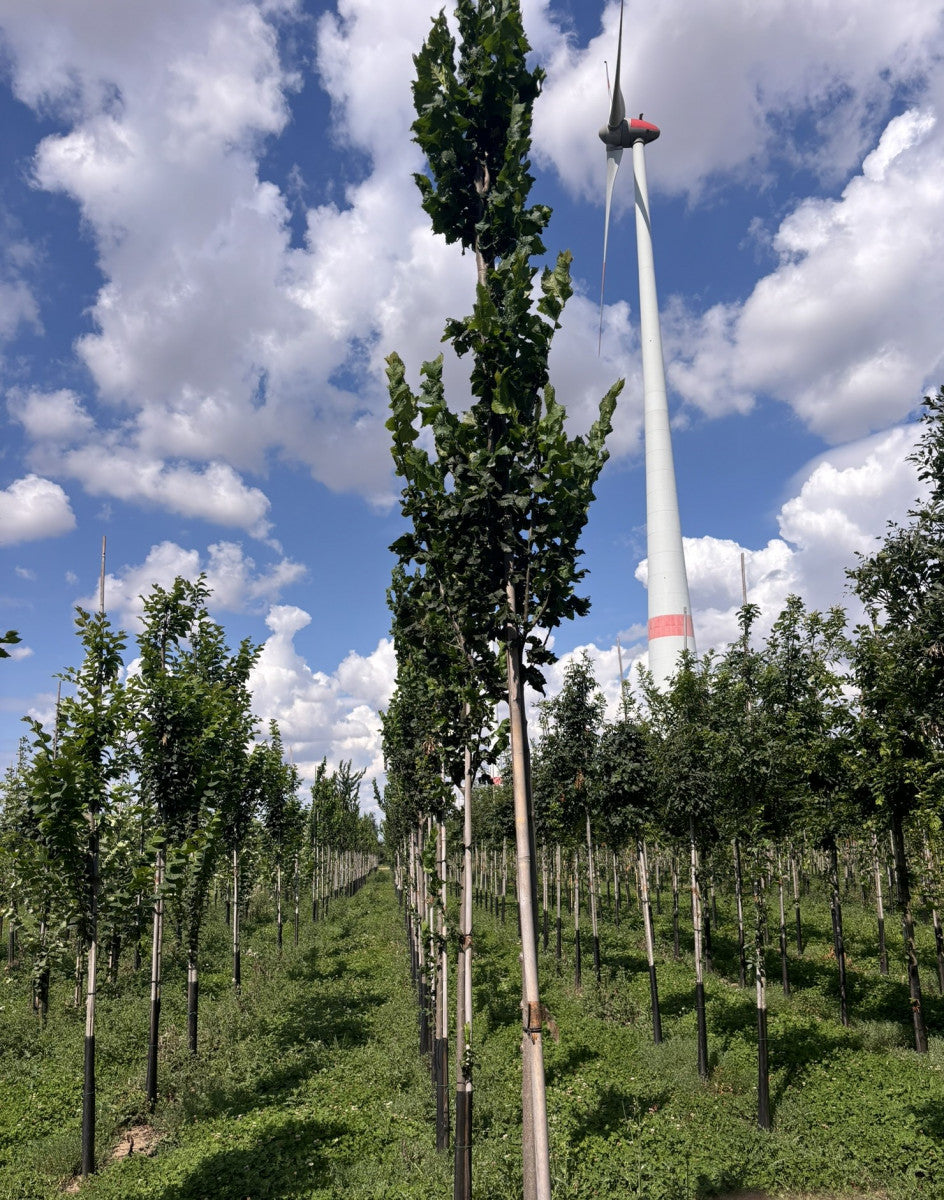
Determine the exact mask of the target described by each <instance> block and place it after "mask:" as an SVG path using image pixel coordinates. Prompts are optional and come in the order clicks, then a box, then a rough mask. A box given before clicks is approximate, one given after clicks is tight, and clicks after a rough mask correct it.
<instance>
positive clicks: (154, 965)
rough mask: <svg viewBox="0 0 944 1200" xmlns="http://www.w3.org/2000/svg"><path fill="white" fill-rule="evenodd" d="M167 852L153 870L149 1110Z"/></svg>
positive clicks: (159, 855)
mask: <svg viewBox="0 0 944 1200" xmlns="http://www.w3.org/2000/svg"><path fill="white" fill-rule="evenodd" d="M163 887H164V851H163V850H158V852H157V865H156V866H155V869H154V893H155V897H154V928H153V932H152V936H151V1014H150V1028H149V1032H148V1057H147V1077H146V1079H145V1084H144V1092H145V1096H146V1099H147V1107H148V1109H149V1110H150V1111H152V1112H153V1110H154V1107H155V1105H156V1104H157V1041H158V1035H159V1029H160V1019H161V953H162V950H163V943H164V896H163Z"/></svg>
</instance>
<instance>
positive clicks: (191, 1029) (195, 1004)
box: [187, 945, 200, 1054]
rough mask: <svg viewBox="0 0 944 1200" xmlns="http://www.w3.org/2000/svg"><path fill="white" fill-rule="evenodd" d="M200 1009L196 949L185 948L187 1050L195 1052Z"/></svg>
mask: <svg viewBox="0 0 944 1200" xmlns="http://www.w3.org/2000/svg"><path fill="white" fill-rule="evenodd" d="M199 1009H200V979H199V976H198V974H197V947H196V945H189V946H188V947H187V1048H188V1050H189V1051H190V1053H191V1054H196V1052H197V1014H198V1012H199Z"/></svg>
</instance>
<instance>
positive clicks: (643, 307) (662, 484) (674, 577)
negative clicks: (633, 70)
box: [600, 0, 695, 688]
mask: <svg viewBox="0 0 944 1200" xmlns="http://www.w3.org/2000/svg"><path fill="white" fill-rule="evenodd" d="M622 50H623V0H620V23H619V43H618V45H617V50H616V74H615V77H614V79H613V98H612V103H611V105H610V116H609V120H608V121H607V123H606V125H604V126H603V127H602V129H601V130H600V139H601V141H602V142H603V144H604V145H605V146H606V206H605V213H604V225H603V281H602V282H601V285H600V323H601V331H602V322H603V284H604V283H605V281H606V250H607V241H608V238H609V229H610V207H611V204H612V200H613V185H614V184H615V182H616V175H617V172H618V170H619V165H620V161H621V159H622V157H623V150H624V149H625V148H626V147H632V152H633V177H634V182H635V191H636V250H637V258H638V264H639V321H640V341H641V345H642V376H643V391H644V394H645V407H644V414H645V446H646V551H647V555H648V559H649V587H648V593H649V626H648V631H649V669H650V671H651V672H652V675H653V678H654V679H655V682H656V686H657V687H659V688H664V687H665V686H666V684H667V683H668V681H669V679H670V678H671V676H672V674H673V673H674V671H675V670H676V668H677V666H678V659H679V655H680V654H681V653H682V651H683V650H691V651H693V652H694V650H695V631H694V628H693V626H692V616H691V612H692V609H691V601H690V600H689V596H688V575H687V573H686V571H685V553H684V550H683V547H682V527H681V523H680V521H679V510H678V493H677V490H676V486H675V465H674V462H673V459H672V436H671V433H670V430H669V405H668V399H667V397H666V390H665V364H664V362H663V358H662V331H661V329H660V327H659V301H658V297H657V295H656V272H655V262H654V260H653V256H652V228H651V224H650V220H649V190H648V188H647V186H646V159H645V148H646V146H647V145H648V143H649V142H654V141H655V140H656V138H657V137H658V136H659V127H658V126H657V125H653V124H651V123H650V122H649V121H644V120H643V119H642V113H640V114H639V117H638V118H637V119H634V120H631V121H627V119H626V104H625V102H624V100H623V93H622V91H621V90H620V59H621V57H622Z"/></svg>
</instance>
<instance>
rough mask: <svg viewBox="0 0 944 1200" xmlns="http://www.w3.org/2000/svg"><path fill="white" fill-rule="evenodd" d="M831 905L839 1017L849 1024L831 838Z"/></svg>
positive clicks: (836, 865) (836, 859) (836, 863)
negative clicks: (837, 973)
mask: <svg viewBox="0 0 944 1200" xmlns="http://www.w3.org/2000/svg"><path fill="white" fill-rule="evenodd" d="M829 885H830V906H831V910H832V919H833V949H834V951H835V955H836V967H837V968H838V971H839V1019H840V1021H842V1023H843V1025H848V1024H849V1004H848V1000H847V997H846V943H845V939H844V937H843V930H842V901H841V900H840V898H839V857H838V851H837V849H836V839H835V838H834V837H830V839H829Z"/></svg>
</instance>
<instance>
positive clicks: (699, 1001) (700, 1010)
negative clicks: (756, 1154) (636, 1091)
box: [689, 822, 708, 1079]
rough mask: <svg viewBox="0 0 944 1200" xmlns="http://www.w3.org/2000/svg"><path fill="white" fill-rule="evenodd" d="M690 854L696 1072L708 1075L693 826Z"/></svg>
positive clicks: (700, 929) (700, 926) (699, 905)
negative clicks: (696, 1036)
mask: <svg viewBox="0 0 944 1200" xmlns="http://www.w3.org/2000/svg"><path fill="white" fill-rule="evenodd" d="M689 843H690V848H691V856H692V860H691V861H692V869H691V876H692V925H693V926H694V930H695V1015H696V1020H697V1024H698V1074H699V1075H700V1076H701V1077H702V1079H707V1077H708V1027H707V1024H706V1021H705V976H704V968H703V961H702V904H701V891H700V889H699V884H698V847H697V846H696V845H695V826H694V822H693V823H692V827H691V831H690V834H689Z"/></svg>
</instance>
